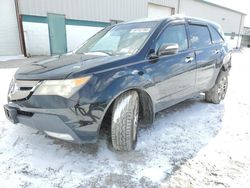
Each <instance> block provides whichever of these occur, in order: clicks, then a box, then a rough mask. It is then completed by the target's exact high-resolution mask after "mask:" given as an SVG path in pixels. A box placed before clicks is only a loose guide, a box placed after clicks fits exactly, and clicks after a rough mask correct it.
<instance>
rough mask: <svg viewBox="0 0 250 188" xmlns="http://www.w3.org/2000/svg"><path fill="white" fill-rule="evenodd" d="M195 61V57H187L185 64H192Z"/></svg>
mask: <svg viewBox="0 0 250 188" xmlns="http://www.w3.org/2000/svg"><path fill="white" fill-rule="evenodd" d="M193 60H194V58H193V57H186V58H185V62H186V63H191V62H192V61H193Z"/></svg>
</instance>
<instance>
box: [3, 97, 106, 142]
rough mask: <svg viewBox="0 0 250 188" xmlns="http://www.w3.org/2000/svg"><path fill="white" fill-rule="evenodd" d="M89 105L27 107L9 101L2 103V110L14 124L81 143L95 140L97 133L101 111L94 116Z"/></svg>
mask: <svg viewBox="0 0 250 188" xmlns="http://www.w3.org/2000/svg"><path fill="white" fill-rule="evenodd" d="M89 107H90V105H86V106H81V108H80V110H79V109H78V108H60V109H58V108H57V109H43V108H27V107H22V106H19V105H18V104H16V103H12V102H11V103H9V104H7V105H4V111H5V114H6V117H7V118H8V119H9V120H10V121H11V122H13V123H14V124H17V123H21V124H24V125H27V126H29V127H32V128H35V129H38V130H40V131H43V132H44V133H46V134H47V135H49V136H51V137H55V138H58V139H62V140H67V141H70V142H73V143H79V144H81V143H93V142H96V140H97V137H98V133H99V127H100V122H101V120H100V117H101V116H102V111H100V110H99V111H98V114H96V115H95V116H94V115H93V114H92V113H89V110H90V109H89ZM84 113H85V114H84ZM94 117H95V118H94Z"/></svg>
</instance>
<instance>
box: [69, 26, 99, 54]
mask: <svg viewBox="0 0 250 188" xmlns="http://www.w3.org/2000/svg"><path fill="white" fill-rule="evenodd" d="M101 29H102V27H88V26H74V25H66V34H67V47H68V52H69V51H72V50H74V49H76V48H77V47H79V46H80V45H81V44H82V43H83V42H85V41H86V40H87V39H88V38H90V37H91V36H93V35H94V34H95V33H97V32H98V31H100V30H101Z"/></svg>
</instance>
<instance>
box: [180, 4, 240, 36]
mask: <svg viewBox="0 0 250 188" xmlns="http://www.w3.org/2000/svg"><path fill="white" fill-rule="evenodd" d="M180 13H181V14H184V15H187V16H193V17H199V18H204V19H209V20H212V21H214V22H217V23H218V24H220V25H221V26H222V28H223V30H224V32H225V33H232V32H235V33H236V34H238V33H239V27H240V20H241V14H240V13H237V12H233V11H230V10H227V9H223V8H220V7H217V6H212V5H209V4H206V3H203V2H201V1H195V0H181V4H180ZM243 26H244V18H243V24H242V25H241V33H242V32H243Z"/></svg>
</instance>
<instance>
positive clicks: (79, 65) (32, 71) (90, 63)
mask: <svg viewBox="0 0 250 188" xmlns="http://www.w3.org/2000/svg"><path fill="white" fill-rule="evenodd" d="M122 58H124V56H123V57H121V56H105V55H104V56H103V55H84V54H73V53H72V54H65V55H56V56H52V57H50V58H47V59H44V60H41V61H37V62H34V63H31V64H29V65H25V66H23V67H21V68H19V69H18V70H17V72H16V74H15V78H16V79H18V80H47V79H65V78H67V77H68V76H69V75H70V74H72V73H74V72H79V71H83V70H87V69H90V68H93V67H95V66H100V65H103V64H107V63H111V62H113V61H116V60H119V59H122Z"/></svg>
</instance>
